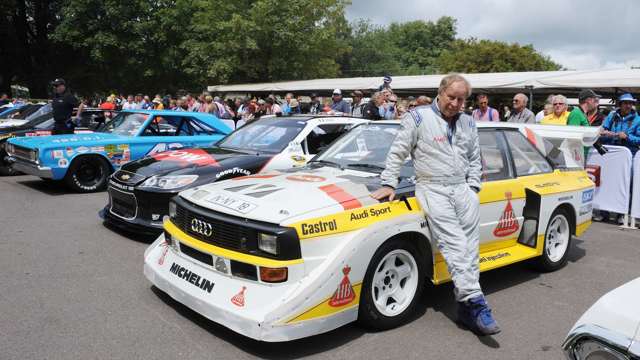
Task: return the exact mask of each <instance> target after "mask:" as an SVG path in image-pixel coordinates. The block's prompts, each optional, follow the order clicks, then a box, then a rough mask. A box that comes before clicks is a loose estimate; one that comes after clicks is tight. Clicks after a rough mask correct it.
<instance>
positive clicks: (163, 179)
mask: <svg viewBox="0 0 640 360" xmlns="http://www.w3.org/2000/svg"><path fill="white" fill-rule="evenodd" d="M197 179H198V175H169V176H152V177H150V178H148V179H147V180H145V182H143V183H142V185H140V187H143V188H153V189H162V190H172V189H179V188H182V187H185V186H187V185H189V184H191V183H193V182H194V181H196V180H197Z"/></svg>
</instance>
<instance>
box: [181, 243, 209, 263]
mask: <svg viewBox="0 0 640 360" xmlns="http://www.w3.org/2000/svg"><path fill="white" fill-rule="evenodd" d="M180 251H181V252H182V253H183V254H185V255H187V256H189V257H191V258H193V259H195V260H198V261H200V262H203V263H205V264H207V265H209V266H213V256H211V254H206V253H203V252H202V251H199V250H196V249H194V248H192V247H191V246H187V245H185V244H183V243H180Z"/></svg>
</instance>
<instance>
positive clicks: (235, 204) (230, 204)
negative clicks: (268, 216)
mask: <svg viewBox="0 0 640 360" xmlns="http://www.w3.org/2000/svg"><path fill="white" fill-rule="evenodd" d="M207 201H208V202H210V203H212V204H216V205H220V206H223V207H226V208H227V209H231V210H235V211H237V212H239V213H241V214H246V213H248V212H250V211H251V210H253V209H255V208H256V207H258V205H255V204H252V203H250V202H247V201H244V200H240V199H234V198H232V197H230V196H227V195H220V194H219V195H213V196H210V197H209V198H208V199H207Z"/></svg>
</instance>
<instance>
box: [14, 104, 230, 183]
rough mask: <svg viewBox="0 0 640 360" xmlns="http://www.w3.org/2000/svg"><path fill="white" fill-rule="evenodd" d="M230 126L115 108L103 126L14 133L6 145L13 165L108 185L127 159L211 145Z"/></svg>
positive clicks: (206, 118) (211, 119) (192, 116)
mask: <svg viewBox="0 0 640 360" xmlns="http://www.w3.org/2000/svg"><path fill="white" fill-rule="evenodd" d="M230 132H231V129H229V127H228V126H227V125H225V124H223V123H222V122H221V121H220V120H219V119H218V118H217V117H215V116H213V115H209V114H204V113H192V112H175V111H168V110H165V111H163V110H132V111H123V112H121V113H120V114H118V115H117V116H116V117H115V118H113V120H112V121H111V122H109V123H108V124H107V126H105V127H104V128H102V129H101V132H96V133H93V134H74V135H54V136H46V137H23V138H15V139H10V140H9V141H8V142H7V145H6V146H5V148H6V150H7V153H8V154H9V160H10V161H11V162H13V165H12V167H13V168H14V169H15V170H17V171H20V172H24V173H27V174H31V175H35V176H39V177H41V178H44V179H53V180H64V181H65V183H66V184H67V185H69V187H70V188H71V189H73V190H75V191H77V192H91V191H97V190H101V189H103V188H104V187H106V184H107V179H108V177H109V175H110V174H111V173H112V172H113V171H114V170H117V169H119V168H120V166H122V165H123V164H125V163H127V162H129V161H131V160H136V159H139V158H142V157H144V156H146V155H152V154H155V153H158V152H163V151H166V150H170V149H178V148H183V147H197V146H209V145H211V144H214V143H215V142H217V141H218V140H220V139H221V138H222V137H223V136H224V135H226V134H228V133H230Z"/></svg>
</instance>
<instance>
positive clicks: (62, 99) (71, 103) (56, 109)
mask: <svg viewBox="0 0 640 360" xmlns="http://www.w3.org/2000/svg"><path fill="white" fill-rule="evenodd" d="M52 85H53V88H54V95H53V99H52V102H51V107H52V109H53V120H54V126H53V135H60V134H73V131H74V129H75V127H76V125H75V124H74V122H73V120H72V119H71V116H72V115H73V109H74V108H75V107H76V106H77V107H78V113H77V114H76V117H80V114H81V113H82V109H83V107H84V106H83V104H82V103H80V102H79V101H78V99H77V98H76V97H75V96H73V94H71V93H70V92H69V91H67V87H66V83H65V81H64V79H55V80H54V81H53V82H52Z"/></svg>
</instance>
